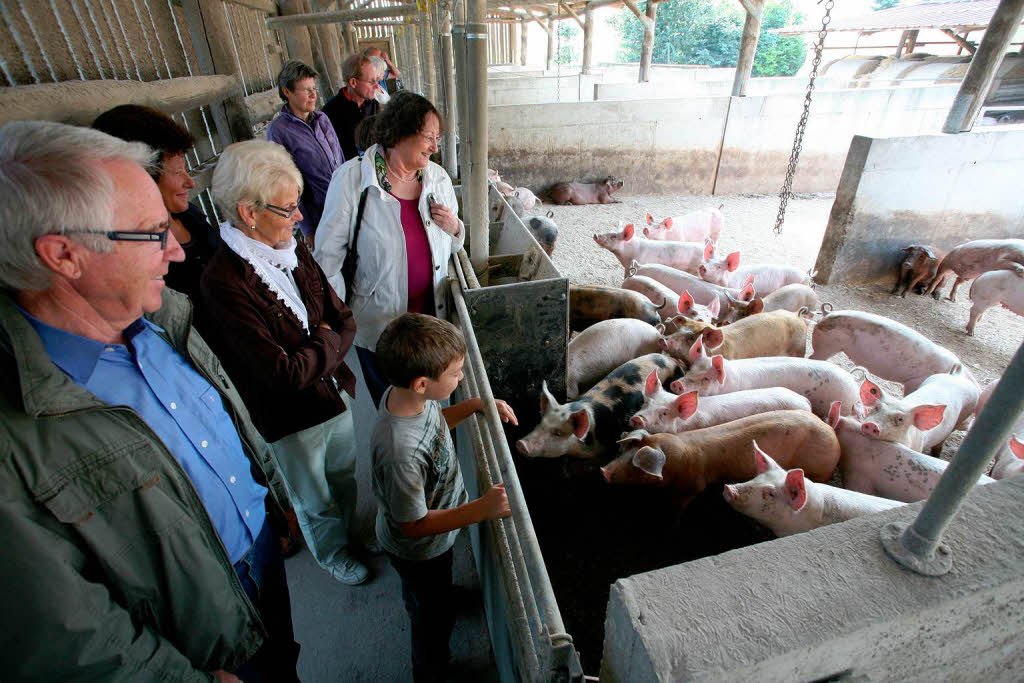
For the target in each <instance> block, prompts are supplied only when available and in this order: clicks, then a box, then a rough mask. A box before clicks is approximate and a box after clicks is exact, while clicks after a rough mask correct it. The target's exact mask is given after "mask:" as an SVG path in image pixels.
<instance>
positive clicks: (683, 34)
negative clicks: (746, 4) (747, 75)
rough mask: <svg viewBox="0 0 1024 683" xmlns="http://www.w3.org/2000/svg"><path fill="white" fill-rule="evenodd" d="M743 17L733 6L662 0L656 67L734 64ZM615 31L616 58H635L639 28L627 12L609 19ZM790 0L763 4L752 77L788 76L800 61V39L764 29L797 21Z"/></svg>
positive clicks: (640, 39)
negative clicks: (617, 38) (782, 35)
mask: <svg viewBox="0 0 1024 683" xmlns="http://www.w3.org/2000/svg"><path fill="white" fill-rule="evenodd" d="M744 19H745V15H744V12H743V10H742V9H741V8H740V6H739V5H738V4H737V3H734V2H720V1H716V0H666V2H663V3H661V5H660V6H659V7H658V18H657V22H656V23H655V27H654V54H653V55H652V61H653V62H654V63H656V64H702V65H706V66H712V67H728V66H736V62H737V60H738V59H739V52H740V38H741V36H742V34H743V21H744ZM609 21H610V22H611V23H612V25H613V26H614V27H615V29H616V30H617V31H618V33H619V37H620V47H619V53H618V58H619V59H620V60H621V61H624V62H636V61H639V60H640V45H641V43H642V42H643V35H644V29H643V24H641V23H640V22H639V20H637V18H636V17H635V16H634V15H633V13H632V12H630V11H629V10H628V9H623V10H622V11H621V12H620V13H619V14H617V15H616V16H614V17H612V18H611V19H610V20H609ZM800 21H802V17H801V16H800V15H799V14H796V13H795V12H794V10H793V6H792V4H791V3H790V0H781V2H774V3H771V4H768V5H766V6H765V9H764V14H763V15H762V18H761V37H760V39H759V40H758V47H757V53H756V54H755V55H754V68H753V73H754V75H755V76H791V75H792V74H794V73H796V71H797V70H798V69H799V68H800V66H801V65H802V64H803V62H804V57H805V56H806V47H805V45H804V41H803V39H802V38H800V37H790V36H787V37H781V36H778V35H775V34H773V33H766V31H767V30H768V29H772V28H779V27H780V26H785V25H787V24H793V23H798V22H800Z"/></svg>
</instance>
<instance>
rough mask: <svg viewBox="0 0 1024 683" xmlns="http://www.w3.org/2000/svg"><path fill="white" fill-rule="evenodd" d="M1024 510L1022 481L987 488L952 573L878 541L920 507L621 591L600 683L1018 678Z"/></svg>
mask: <svg viewBox="0 0 1024 683" xmlns="http://www.w3.org/2000/svg"><path fill="white" fill-rule="evenodd" d="M1022 505H1024V477H1015V478H1012V479H1008V480H1003V481H1000V482H996V483H995V484H990V485H988V486H981V487H978V488H977V489H975V490H974V491H973V492H972V493H971V494H970V495H969V496H968V498H967V499H966V501H965V502H964V505H963V507H962V508H961V509H960V511H959V513H958V514H957V516H956V517H955V518H954V520H953V521H952V523H951V524H950V526H949V527H948V529H947V531H946V534H945V537H944V540H945V542H946V543H947V544H948V545H949V546H950V548H951V549H952V552H953V570H952V571H951V572H950V573H948V574H946V575H945V576H942V577H925V576H920V575H918V574H915V573H913V572H910V571H907V570H905V569H903V568H902V567H900V566H898V565H897V564H896V563H894V562H893V561H892V560H891V559H889V557H888V555H886V554H885V552H884V551H883V549H882V546H881V543H880V542H879V529H880V528H881V527H882V526H884V525H885V524H886V523H888V522H890V521H903V522H910V521H912V520H913V518H914V517H915V516H916V514H917V512H918V511H919V510H920V508H921V504H920V503H915V504H914V505H910V506H906V507H900V508H896V509H894V510H890V511H887V512H884V513H879V514H876V515H871V516H868V517H861V518H859V519H855V520H852V521H850V522H846V523H843V524H837V525H833V526H829V527H823V528H821V529H817V530H815V531H812V532H809V533H804V534H798V535H796V536H790V537H787V538H782V539H778V540H775V541H770V542H767V543H761V544H758V545H754V546H750V547H747V548H742V549H739V550H734V551H731V552H728V553H723V554H722V555H718V556H715V557H707V558H704V559H701V560H697V561H695V562H689V563H686V564H681V565H676V566H674V567H668V568H666V569H661V570H657V571H653V572H648V573H645V574H638V575H636V576H632V577H629V578H627V579H622V580H620V581H617V582H616V583H615V584H614V585H613V586H612V589H611V595H610V597H609V603H608V612H607V617H606V620H605V645H604V657H603V661H602V663H601V681H602V683H615V682H618V681H683V680H723V681H759V682H762V681H785V682H787V683H788V682H790V681H814V680H826V679H828V680H843V681H890V680H891V681H1017V680H1020V677H1021V671H1022V670H1024V638H1022V637H1021V634H1022V633H1024V576H1022V574H1021V567H1022V566H1024V529H1022V527H1021V525H1020V524H1013V523H1010V524H1007V523H1006V522H1007V520H1016V519H1018V518H1019V515H1020V509H1021V506H1022ZM833 677H834V678H833Z"/></svg>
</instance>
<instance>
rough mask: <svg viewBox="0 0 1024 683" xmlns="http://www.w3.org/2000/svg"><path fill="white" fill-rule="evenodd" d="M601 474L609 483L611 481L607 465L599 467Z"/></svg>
mask: <svg viewBox="0 0 1024 683" xmlns="http://www.w3.org/2000/svg"><path fill="white" fill-rule="evenodd" d="M601 476H602V477H604V480H605V481H606V482H608V483H609V484H610V483H612V473H611V471H610V470H609V469H608V468H607V467H602V468H601Z"/></svg>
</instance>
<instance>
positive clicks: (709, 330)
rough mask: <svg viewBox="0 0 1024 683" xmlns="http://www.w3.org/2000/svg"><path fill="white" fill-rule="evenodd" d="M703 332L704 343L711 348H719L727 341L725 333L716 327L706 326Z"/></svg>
mask: <svg viewBox="0 0 1024 683" xmlns="http://www.w3.org/2000/svg"><path fill="white" fill-rule="evenodd" d="M701 334H702V335H703V337H704V344H705V345H706V346H707V347H708V348H709V349H717V348H718V347H719V346H721V345H722V342H724V341H725V333H724V332H722V330H720V329H718V328H715V327H705V328H704V330H703V331H702V332H701Z"/></svg>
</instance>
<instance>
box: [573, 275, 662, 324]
mask: <svg viewBox="0 0 1024 683" xmlns="http://www.w3.org/2000/svg"><path fill="white" fill-rule="evenodd" d="M658 303H659V305H658V306H655V305H654V304H653V303H651V300H650V299H648V298H647V297H645V296H644V295H643V294H640V293H639V292H633V291H630V290H628V289H621V288H619V287H601V286H598V285H587V286H580V285H569V329H571V330H576V331H577V332H582V331H583V330H585V329H587V328H588V327H590V326H591V325H593V324H594V323H598V322H601V321H602V320H610V319H612V318H636V319H637V320H643V321H644V322H645V323H647V324H649V325H658V324H659V323H661V317H660V316H659V315H658V311H659V310H660V309H661V307H663V306H664V305H665V302H664V301H660V302H658Z"/></svg>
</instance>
